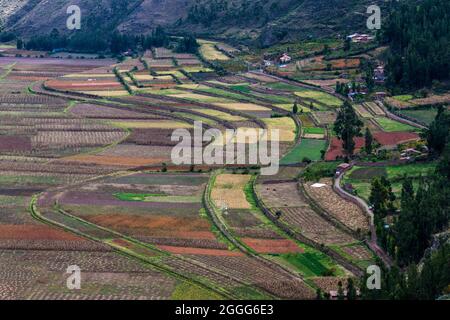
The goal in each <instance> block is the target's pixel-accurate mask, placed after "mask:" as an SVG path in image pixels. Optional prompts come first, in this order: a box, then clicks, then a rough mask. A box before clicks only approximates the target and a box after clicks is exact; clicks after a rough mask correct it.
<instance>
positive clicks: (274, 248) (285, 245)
mask: <svg viewBox="0 0 450 320" xmlns="http://www.w3.org/2000/svg"><path fill="white" fill-rule="evenodd" d="M242 241H243V242H244V243H245V244H246V245H247V246H249V247H250V248H252V249H253V250H255V251H256V252H257V253H280V254H281V253H292V252H299V253H302V252H303V250H302V249H301V248H299V247H298V246H297V244H296V243H295V242H294V241H292V240H284V239H282V240H270V239H253V238H242Z"/></svg>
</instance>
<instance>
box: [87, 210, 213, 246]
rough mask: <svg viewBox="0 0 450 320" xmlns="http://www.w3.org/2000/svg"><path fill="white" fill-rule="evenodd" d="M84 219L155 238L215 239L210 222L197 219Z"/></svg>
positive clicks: (115, 217)
mask: <svg viewBox="0 0 450 320" xmlns="http://www.w3.org/2000/svg"><path fill="white" fill-rule="evenodd" d="M83 219H85V220H88V221H90V222H92V223H95V224H98V225H102V226H104V227H107V228H112V229H127V230H130V231H133V230H136V232H139V233H145V234H148V235H154V236H167V237H174V238H189V239H210V240H214V239H215V236H214V234H213V233H212V232H211V231H210V225H209V223H208V221H207V220H205V219H202V218H197V217H169V216H139V215H131V214H130V215H123V214H107V215H105V214H104V215H93V216H83Z"/></svg>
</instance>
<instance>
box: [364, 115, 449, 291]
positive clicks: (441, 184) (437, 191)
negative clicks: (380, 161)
mask: <svg viewBox="0 0 450 320" xmlns="http://www.w3.org/2000/svg"><path fill="white" fill-rule="evenodd" d="M449 129H450V116H449V114H448V113H447V112H446V111H445V109H444V108H442V107H440V108H439V111H438V114H437V116H436V118H435V120H434V121H433V123H432V124H431V126H430V128H429V129H428V130H426V131H425V132H424V134H423V135H424V138H426V139H427V141H428V147H429V149H430V151H431V155H432V156H434V157H439V161H438V164H437V167H436V170H435V172H434V173H432V174H431V175H430V176H427V177H420V178H419V182H418V186H417V187H415V186H414V184H413V182H414V180H413V179H412V178H411V177H408V176H405V177H403V178H402V180H403V182H402V191H401V195H400V199H396V197H395V195H394V192H393V190H392V183H391V181H389V180H388V179H387V178H385V177H378V178H375V179H374V180H373V181H372V189H371V195H370V198H369V202H370V203H371V204H372V206H373V211H374V216H375V225H376V232H377V236H378V240H379V243H380V245H381V246H382V247H384V249H385V250H386V251H387V252H388V253H389V254H390V255H391V256H392V257H394V259H395V262H396V266H394V267H393V268H392V269H391V270H390V271H388V270H384V272H383V274H384V277H383V284H382V289H381V290H365V285H363V286H362V287H361V288H362V289H363V297H364V298H377V299H436V298H437V297H439V296H440V295H442V294H448V293H450V292H446V291H445V290H446V289H447V290H448V285H449V284H450V245H449V244H448V243H447V244H444V245H442V244H441V248H440V249H439V250H438V251H437V252H435V253H433V254H431V255H429V254H428V255H427V254H426V253H427V251H428V250H429V248H430V247H432V244H433V242H435V241H436V237H435V235H436V234H439V233H440V232H442V231H446V230H448V227H449V219H450V141H449V139H450V130H449ZM416 180H417V178H416ZM397 200H399V203H400V208H399V210H397V208H396V205H395V203H396V202H397ZM388 216H389V217H391V219H392V218H393V220H392V222H391V223H388V222H387V221H386V217H388ZM443 241H444V242H445V241H447V242H448V240H445V236H444V240H443ZM424 254H425V260H424ZM418 265H420V268H419V267H418ZM402 270H403V271H402Z"/></svg>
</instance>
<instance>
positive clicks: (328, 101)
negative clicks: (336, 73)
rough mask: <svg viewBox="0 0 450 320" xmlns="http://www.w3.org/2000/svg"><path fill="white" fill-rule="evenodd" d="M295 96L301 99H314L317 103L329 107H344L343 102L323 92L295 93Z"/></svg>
mask: <svg viewBox="0 0 450 320" xmlns="http://www.w3.org/2000/svg"><path fill="white" fill-rule="evenodd" d="M295 95H297V96H299V97H301V98H308V99H313V100H315V101H317V102H320V103H322V104H325V105H327V106H329V107H335V108H336V107H340V106H341V105H342V101H341V100H340V99H338V98H336V97H335V96H332V95H331V94H328V93H324V92H321V91H314V90H305V91H300V92H295Z"/></svg>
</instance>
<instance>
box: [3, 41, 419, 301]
mask: <svg viewBox="0 0 450 320" xmlns="http://www.w3.org/2000/svg"><path fill="white" fill-rule="evenodd" d="M200 45H201V47H200V54H201V56H202V57H197V56H196V55H192V54H179V53H175V52H173V51H172V50H169V49H165V48H153V49H152V50H149V51H147V52H146V53H145V54H144V55H143V56H142V57H141V58H138V59H131V58H127V59H125V60H124V61H122V62H120V63H118V62H117V61H115V60H110V59H77V60H75V59H65V58H60V59H53V58H39V59H38V58H13V57H0V153H1V154H0V211H1V212H2V214H1V215H0V256H1V259H0V265H1V266H2V267H3V269H4V270H5V272H4V273H3V275H2V274H0V283H1V284H0V298H4V299H133V300H136V299H180V298H184V299H208V298H213V299H222V298H230V299H273V298H275V299H277V298H282V299H312V298H314V296H315V290H316V289H317V288H325V289H326V290H331V289H330V288H333V289H334V290H335V289H336V280H337V279H344V278H347V277H348V276H352V272H353V271H350V270H353V269H351V268H350V269H348V268H347V266H348V265H347V264H346V263H350V264H351V265H352V266H357V267H358V268H364V267H365V266H366V265H368V264H369V263H370V262H371V261H372V260H373V256H372V253H371V252H370V251H368V249H367V248H366V247H365V245H364V244H363V243H362V242H361V241H360V239H359V238H356V237H355V233H358V232H360V233H364V232H366V231H367V229H368V225H367V221H366V220H365V219H366V217H365V216H364V215H363V213H362V212H360V211H359V210H358V208H355V206H352V205H351V204H349V203H348V202H346V201H345V200H343V199H341V198H339V197H338V196H337V194H335V193H334V192H333V190H332V189H331V186H330V181H321V183H323V184H324V186H322V187H321V188H314V187H313V186H312V184H305V185H304V188H305V192H303V193H302V192H301V191H299V189H298V188H299V185H298V184H297V182H295V179H296V178H297V176H298V174H299V171H300V170H301V165H300V166H299V164H300V163H302V162H305V163H306V162H310V161H320V160H321V159H322V158H323V157H325V159H327V160H334V159H335V158H336V157H342V156H343V153H342V148H341V146H340V145H339V141H338V140H337V139H336V138H332V137H329V135H330V134H329V133H330V132H331V130H330V129H331V126H332V124H333V122H334V120H335V119H336V109H337V108H338V107H339V106H340V105H341V104H342V101H341V100H340V99H339V98H337V97H336V96H334V95H332V94H331V91H329V90H328V89H325V90H321V91H319V90H314V87H311V86H307V85H303V84H300V83H295V82H290V81H284V80H281V79H278V78H275V77H272V76H269V75H266V74H262V73H255V72H248V73H243V74H237V75H227V76H218V75H217V74H216V73H215V71H214V70H212V69H210V67H211V66H213V65H215V64H216V63H218V62H220V61H222V62H223V61H226V60H229V59H230V57H231V56H232V55H233V54H234V53H235V52H236V51H235V50H233V48H231V47H229V46H227V45H225V44H223V43H219V42H213V41H206V40H205V41H200ZM203 61H205V62H204V63H203ZM206 61H209V62H210V63H208V62H206ZM319 62H320V61H319ZM323 62H324V61H323ZM331 64H332V68H336V69H339V70H341V69H353V68H355V67H356V66H357V65H358V64H359V59H348V60H332V61H331ZM324 81H326V80H324ZM324 86H326V85H325V83H324ZM327 92H330V93H327ZM294 104H295V105H297V110H298V113H297V115H294V114H293V113H292V111H293V108H294ZM355 109H357V111H358V114H360V115H361V117H363V118H365V119H367V120H370V121H373V122H372V125H373V126H374V127H377V128H378V129H379V130H377V131H375V132H374V138H375V139H376V140H377V142H379V143H380V144H381V145H383V146H384V145H391V144H397V143H399V142H404V141H405V142H406V141H413V140H415V139H417V138H418V135H417V133H416V132H415V131H416V130H415V128H412V127H409V126H404V125H402V124H399V123H397V122H393V121H390V120H389V119H387V118H385V117H384V115H385V114H384V111H383V110H382V109H381V108H380V107H379V106H378V105H376V104H370V103H369V104H363V105H360V106H357V107H355ZM297 120H299V121H297ZM195 121H201V122H203V124H204V125H205V128H216V129H218V130H219V131H221V132H224V131H225V130H226V129H236V130H237V131H236V132H237V133H238V135H240V133H243V132H244V131H245V130H248V129H257V131H256V132H258V133H260V132H261V131H260V130H261V129H268V130H279V142H280V149H281V157H282V160H281V164H282V165H292V167H282V168H281V169H280V173H279V174H278V175H277V176H275V177H268V178H267V180H259V179H258V180H256V175H254V174H253V170H255V169H254V168H253V167H252V168H250V167H249V166H246V165H244V166H246V167H248V169H237V168H234V169H232V168H230V169H229V171H227V170H225V169H223V170H222V171H212V170H213V169H212V168H211V167H210V166H207V165H198V166H197V165H196V166H191V167H189V165H187V166H185V167H186V168H185V167H183V168H181V167H177V166H174V165H173V164H172V151H173V147H174V146H176V145H177V144H178V142H179V141H176V139H175V140H173V139H172V133H173V132H174V130H176V129H183V130H184V132H188V133H192V132H193V125H194V122H195ZM298 122H301V124H302V126H301V127H300V126H298V125H297V123H298ZM268 140H270V141H271V142H273V140H274V136H272V135H271V136H269V137H268ZM328 140H331V141H330V142H328ZM186 142H189V141H186ZM233 142H238V143H241V144H245V145H246V147H250V146H251V144H252V143H251V142H247V141H243V142H242V141H239V139H237V138H235V139H234V140H233ZM214 143H215V145H220V144H221V143H222V142H221V141H215V142H214ZM222 144H223V143H222ZM329 144H331V146H330V148H328V145H329ZM361 146H362V145H361V143H359V142H358V143H357V147H358V148H360V147H361ZM327 150H328V151H327ZM246 152H247V149H246ZM214 169H215V168H214ZM392 170H393V171H392V172H394V171H395V169H392ZM418 170H419V169H418ZM424 170H425V169H424ZM419 171H420V170H419ZM392 172H391V171H389V172H388V173H387V174H392V175H395V174H397V173H392ZM357 173H358V171H357V169H355V170H354V171H352V172H350V173H349V177H351V179H353V180H352V181H353V182H352V183H354V184H355V186H356V188H355V189H358V188H360V187H361V188H363V187H364V185H363V184H364V183H367V181H359V180H358V179H357V177H356V176H355V175H357ZM277 179H278V180H277ZM275 180H277V181H275ZM358 183H359V184H358ZM254 186H256V187H255V189H256V190H254ZM358 192H360V191H359V190H358ZM361 192H362V193H364V191H361ZM260 201H262V202H260ZM314 203H316V204H317V205H318V206H319V207H321V208H322V210H323V211H324V212H325V214H324V212H321V211H320V210H317V208H316V207H315V206H314ZM263 205H264V207H263ZM265 207H267V209H268V210H269V211H270V214H271V215H272V216H270V215H267V212H265V211H264V210H265V209H266V208H265ZM319 211H320V212H319ZM278 223H282V224H283V225H284V226H285V227H287V228H289V230H291V231H292V232H294V234H295V235H296V236H295V237H292V236H289V235H288V234H286V233H285V231H283V230H284V229H282V228H280V226H279V225H278ZM222 227H223V228H225V232H224V230H222ZM289 234H290V233H289ZM297 235H298V236H299V237H297ZM117 253H120V254H117ZM24 260H25V261H27V265H24V264H23V263H22V261H24ZM74 263H75V264H77V265H79V266H80V267H81V268H82V272H84V273H85V280H84V281H85V283H84V285H83V289H82V290H81V291H80V292H77V294H76V295H74V294H73V292H71V291H69V290H67V289H66V287H65V279H66V274H65V268H67V266H68V265H70V264H74ZM27 274H29V275H30V276H25V275H27ZM149 284H151V285H149Z"/></svg>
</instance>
